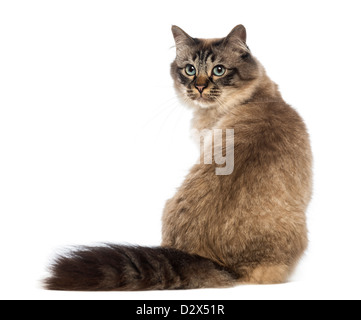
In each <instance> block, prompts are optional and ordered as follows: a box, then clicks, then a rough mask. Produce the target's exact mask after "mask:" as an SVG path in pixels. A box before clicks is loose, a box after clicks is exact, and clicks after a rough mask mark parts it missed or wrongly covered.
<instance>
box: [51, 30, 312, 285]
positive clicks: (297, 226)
mask: <svg viewBox="0 0 361 320" xmlns="http://www.w3.org/2000/svg"><path fill="white" fill-rule="evenodd" d="M172 31H173V35H174V39H175V42H176V46H177V56H176V59H175V61H174V62H173V63H172V65H171V75H172V77H173V80H174V87H175V89H176V91H177V93H178V94H179V96H180V97H181V98H183V99H184V101H185V102H186V103H187V104H188V105H189V106H190V107H191V108H193V110H194V117H193V122H192V125H193V127H194V128H195V129H197V130H198V131H201V130H203V129H207V130H213V129H217V130H223V131H224V130H226V129H232V130H233V132H234V170H233V172H232V173H231V174H229V175H224V176H217V175H216V174H215V172H216V169H217V168H218V167H217V166H216V164H215V163H212V164H204V163H198V164H196V165H195V166H194V167H193V168H192V169H191V170H190V172H189V174H188V175H187V177H186V179H185V181H184V183H183V184H182V186H181V187H180V188H179V189H178V191H177V193H176V194H175V196H174V197H173V198H172V199H170V200H168V201H167V203H166V205H165V209H164V214H163V230H162V236H163V241H162V247H159V248H145V247H129V246H116V245H107V246H101V247H94V248H90V247H86V248H82V249H79V250H76V251H74V252H73V253H71V254H69V255H68V256H63V257H59V258H58V259H57V260H56V261H55V262H54V264H53V266H52V270H51V272H52V274H51V276H50V277H49V278H48V279H47V280H46V287H47V288H48V289H57V290H152V289H194V288H205V287H228V286H233V285H235V284H238V283H281V282H284V281H287V279H288V277H289V275H290V273H291V272H292V271H293V269H294V268H295V266H296V265H297V263H298V261H299V259H300V257H301V256H302V255H303V253H304V251H305V250H306V248H307V244H308V238H307V224H306V215H305V212H306V210H307V206H308V203H309V201H310V199H311V194H312V152H311V147H310V142H309V136H308V133H307V129H306V126H305V124H304V122H303V120H302V118H301V117H300V116H299V115H298V113H297V112H296V111H295V110H294V109H293V108H291V107H290V106H289V105H288V104H287V103H286V102H285V101H284V100H283V99H282V96H281V94H280V92H279V91H278V87H277V85H276V84H275V83H274V82H273V81H271V79H270V78H269V77H268V76H267V74H266V72H265V70H264V68H263V67H262V65H261V64H260V63H259V62H258V60H257V59H256V58H255V57H254V56H253V55H252V53H251V51H250V50H249V48H248V46H247V45H246V30H245V28H244V27H243V26H241V25H240V26H237V27H236V28H234V29H233V30H232V31H231V33H230V34H229V35H228V36H227V37H226V38H224V39H213V40H205V39H196V38H192V37H190V36H189V35H188V34H186V33H185V32H184V31H183V30H182V29H180V28H178V27H175V26H174V27H173V28H172ZM189 64H192V66H193V67H194V68H195V69H197V73H196V74H195V75H189V73H187V72H186V70H187V66H189ZM215 66H223V67H224V68H225V69H227V71H226V73H225V74H224V76H215V75H212V74H211V72H212V70H214V68H215ZM200 85H201V86H202V90H201V91H200V90H199V86H200ZM197 86H198V89H197ZM224 140H225V139H224ZM223 142H226V141H222V146H221V147H222V148H218V147H220V146H219V145H217V146H216V145H214V150H216V149H217V150H222V154H226V153H227V149H226V143H223ZM215 144H216V143H215ZM218 144H220V142H218ZM216 147H217V148H216Z"/></svg>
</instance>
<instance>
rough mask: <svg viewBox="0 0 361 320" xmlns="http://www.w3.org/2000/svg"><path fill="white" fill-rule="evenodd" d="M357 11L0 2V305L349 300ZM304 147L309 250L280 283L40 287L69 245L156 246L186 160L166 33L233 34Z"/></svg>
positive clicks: (356, 244)
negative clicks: (92, 289) (310, 172)
mask: <svg viewBox="0 0 361 320" xmlns="http://www.w3.org/2000/svg"><path fill="white" fill-rule="evenodd" d="M358 2H359V1H349V0H342V1H330V0H328V1H320V0H318V1H314V0H313V1H305V0H303V1H275V0H273V1H255V0H252V1H251V0H248V1H240V0H236V1H226V0H223V1H219V0H218V1H211V0H208V1H194V0H191V1H188V0H182V1H169V0H167V1H155V0H154V1H139V0H138V1H136V0H134V1H100V0H99V1H92V0H86V1H77V0H61V1H50V0H46V1H45V0H44V1H16V0H11V1H10V0H9V1H6V0H4V1H1V2H0V297H1V298H2V299H80V298H81V299H253V298H259V299H268V298H270V299H299V298H300V299H331V298H345V299H346V298H361V293H360V292H361V291H360V285H361V280H360V271H361V257H360V251H361V250H360V244H361V230H360V227H361V217H360V216H361V206H360V196H361V192H360V191H361V183H360V181H361V172H360V163H361V152H360V138H361V129H360V127H361V126H360V117H361V111H360V110H361V103H360V76H361V64H360V57H361V48H360V44H359V43H360V31H361V22H360V18H359V13H360V9H359V8H358V6H357V5H358ZM240 23H242V24H244V25H245V26H246V27H247V30H248V44H249V46H250V48H251V50H252V51H253V53H254V55H255V56H257V57H258V59H259V60H260V61H261V62H262V63H263V64H264V65H265V67H266V69H267V70H268V73H269V75H270V76H271V78H272V79H273V80H274V81H276V82H277V83H278V84H279V86H280V89H281V91H282V93H283V96H284V98H285V99H286V101H288V102H289V103H290V104H292V105H293V106H294V107H295V108H296V109H297V110H298V111H299V112H300V114H301V115H302V116H303V117H304V119H305V121H306V123H307V126H308V128H309V132H310V134H311V138H312V147H313V151H314V158H315V163H314V171H315V184H314V197H313V201H312V204H311V206H310V208H309V211H308V217H309V230H310V247H309V250H308V251H307V254H306V255H305V257H304V258H303V260H302V262H301V264H300V266H299V268H298V270H297V272H296V273H295V275H294V276H293V277H292V279H291V281H290V282H289V283H287V284H284V285H271V286H240V287H237V288H233V289H222V290H193V291H187V292H186V291H176V292H140V293H126V292H125V293H122V292H120V293H67V292H48V291H44V290H42V289H41V286H40V280H41V279H42V278H43V277H44V276H46V267H47V265H48V264H49V261H50V260H51V259H52V258H53V257H54V254H55V253H56V252H58V253H59V252H61V251H62V248H64V247H68V246H69V245H76V244H87V245H89V244H94V243H98V242H117V243H131V244H141V245H158V244H159V243H160V241H161V222H160V220H161V215H162V209H163V206H164V203H165V201H166V200H167V199H168V198H170V197H171V196H172V195H173V194H174V192H175V190H176V188H177V187H178V186H179V185H180V184H181V182H182V179H183V178H184V176H185V175H186V174H187V171H188V169H189V168H190V167H191V165H192V163H193V162H194V161H195V160H196V158H197V149H196V147H195V146H194V145H193V142H192V141H191V139H190V134H189V127H190V125H189V122H190V119H191V112H190V111H189V110H188V109H186V108H184V107H183V106H182V105H181V104H180V103H179V102H178V101H177V99H176V98H175V93H174V91H173V88H172V81H171V78H170V76H169V65H170V63H171V61H172V59H173V58H174V56H175V49H174V48H173V44H174V42H173V38H172V35H171V31H170V28H171V25H172V24H177V25H179V26H180V27H182V28H183V29H185V30H186V31H187V32H188V33H190V34H191V35H193V36H195V37H205V38H206V37H211V38H214V37H223V36H226V35H227V34H228V32H229V31H230V30H231V29H232V28H233V27H234V26H235V25H237V24H240Z"/></svg>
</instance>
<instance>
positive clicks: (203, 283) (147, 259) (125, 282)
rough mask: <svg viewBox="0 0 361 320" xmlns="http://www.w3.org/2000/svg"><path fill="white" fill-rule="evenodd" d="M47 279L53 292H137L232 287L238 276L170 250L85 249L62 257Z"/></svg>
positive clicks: (199, 259)
mask: <svg viewBox="0 0 361 320" xmlns="http://www.w3.org/2000/svg"><path fill="white" fill-rule="evenodd" d="M51 272H52V276H51V277H49V278H48V279H46V280H45V286H46V288H47V289H50V290H72V291H113V290H114V291H136V290H164V289H194V288H207V287H229V286H232V285H234V284H235V283H236V279H237V278H238V275H237V274H235V273H233V272H232V271H230V270H227V269H226V268H223V267H221V266H220V265H218V264H217V263H215V262H213V261H210V260H208V259H205V258H202V257H200V256H197V255H191V254H188V253H185V252H182V251H179V250H176V249H171V248H147V247H131V246H120V245H105V246H99V247H83V248H81V249H79V250H77V251H74V252H72V253H70V254H69V255H68V256H62V257H59V258H58V259H57V260H56V261H55V262H54V264H53V266H52V267H51Z"/></svg>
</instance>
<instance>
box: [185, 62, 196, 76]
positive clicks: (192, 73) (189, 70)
mask: <svg viewBox="0 0 361 320" xmlns="http://www.w3.org/2000/svg"><path fill="white" fill-rule="evenodd" d="M186 74H187V75H189V76H195V75H196V68H195V67H194V66H192V65H191V64H187V66H186Z"/></svg>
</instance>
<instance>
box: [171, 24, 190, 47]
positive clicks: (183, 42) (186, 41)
mask: <svg viewBox="0 0 361 320" xmlns="http://www.w3.org/2000/svg"><path fill="white" fill-rule="evenodd" d="M172 32H173V37H174V41H175V44H176V47H177V50H179V49H181V48H182V47H183V46H192V45H194V44H195V42H194V39H193V38H192V37H191V36H190V35H188V34H187V33H185V32H184V31H183V30H182V29H181V28H179V27H177V26H172Z"/></svg>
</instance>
